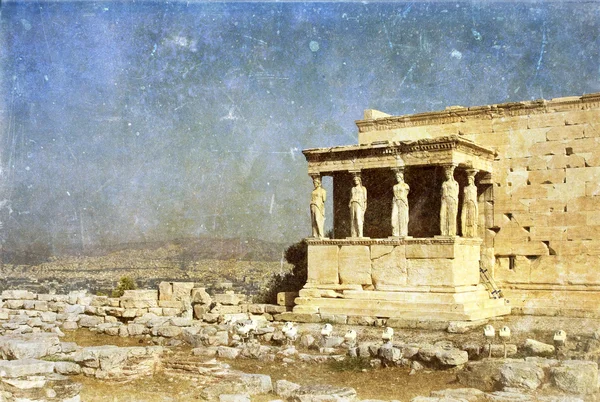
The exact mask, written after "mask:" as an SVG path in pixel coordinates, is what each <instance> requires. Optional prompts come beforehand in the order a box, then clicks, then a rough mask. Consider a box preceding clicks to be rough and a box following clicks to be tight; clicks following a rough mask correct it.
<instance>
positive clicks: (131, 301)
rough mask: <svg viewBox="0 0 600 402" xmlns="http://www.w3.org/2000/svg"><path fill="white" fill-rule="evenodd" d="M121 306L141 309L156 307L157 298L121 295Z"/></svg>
mask: <svg viewBox="0 0 600 402" xmlns="http://www.w3.org/2000/svg"><path fill="white" fill-rule="evenodd" d="M120 302H121V304H120V305H121V307H123V308H124V309H142V308H155V307H158V300H156V299H154V300H147V299H136V298H131V297H121V300H120Z"/></svg>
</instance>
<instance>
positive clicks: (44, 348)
mask: <svg viewBox="0 0 600 402" xmlns="http://www.w3.org/2000/svg"><path fill="white" fill-rule="evenodd" d="M60 351H61V347H60V340H59V338H58V336H57V335H56V334H48V333H38V334H22V335H5V336H1V337H0V357H1V358H2V359H39V358H41V357H45V356H50V355H53V354H56V353H59V352H60Z"/></svg>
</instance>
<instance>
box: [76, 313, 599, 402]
mask: <svg viewBox="0 0 600 402" xmlns="http://www.w3.org/2000/svg"><path fill="white" fill-rule="evenodd" d="M491 324H492V325H494V326H495V327H496V328H500V327H501V326H504V325H507V326H509V327H510V328H511V330H512V334H513V337H512V339H511V342H510V343H515V344H517V345H519V346H520V345H522V344H523V342H524V341H525V339H527V338H534V339H536V340H539V341H542V342H547V343H552V335H553V333H554V332H555V331H556V330H558V329H563V330H565V331H567V334H568V336H569V337H570V339H572V340H574V341H578V340H581V339H586V338H590V337H591V336H592V334H593V332H594V331H596V330H598V329H600V320H597V319H579V318H561V317H531V316H512V317H506V318H502V319H497V320H494V321H492V322H491ZM319 328H320V325H319V324H310V325H308V324H307V325H304V326H303V329H302V331H301V332H311V333H313V334H314V333H317V332H318V330H319ZM348 328H349V326H344V325H336V326H334V330H335V331H336V332H337V333H339V334H342V335H343V333H345V331H346V330H347V329H348ZM353 328H354V329H356V330H357V332H358V338H359V340H362V341H364V340H376V339H379V336H380V334H381V330H382V329H381V328H375V327H353ZM395 332H396V333H395V339H396V340H397V341H401V342H428V343H434V342H437V341H442V340H450V341H452V342H453V343H454V344H455V345H457V346H460V345H462V344H465V343H480V344H482V345H483V343H484V339H483V335H482V333H481V332H482V331H481V329H480V328H477V329H474V330H472V331H470V332H468V333H465V334H450V333H448V332H446V331H427V330H414V329H397V330H396V331H395ZM64 341H72V342H76V343H77V344H78V345H80V346H93V345H118V346H141V345H150V344H152V341H151V340H150V339H146V338H133V337H129V338H120V337H111V336H108V335H99V334H95V333H92V332H89V331H85V330H78V331H75V332H70V333H67V335H66V336H65V338H64ZM189 351H190V348H189V347H187V346H184V347H178V348H176V349H174V352H176V353H182V354H183V355H186V354H188V353H189ZM227 363H229V364H231V366H232V368H234V369H238V370H241V371H244V372H247V373H255V374H268V375H270V376H271V378H272V380H273V382H275V381H277V380H280V379H285V380H288V381H292V382H295V383H298V384H301V385H309V384H310V385H314V384H331V385H338V386H348V387H353V388H355V389H356V391H357V392H358V396H359V398H360V399H383V400H391V399H399V400H403V401H406V400H410V399H411V398H413V397H415V396H418V395H429V393H430V392H431V391H433V390H440V389H446V388H460V387H461V385H460V384H458V383H457V382H456V374H455V371H454V370H445V371H428V370H423V371H419V372H417V373H416V374H415V375H412V376H409V370H408V369H406V368H400V367H395V368H382V369H370V368H361V367H359V368H358V369H357V368H356V367H344V366H343V365H333V364H308V363H302V362H298V363H294V364H285V363H282V362H274V363H268V362H264V361H258V360H250V359H237V360H235V361H228V362H227ZM74 380H75V381H78V382H81V383H82V384H83V390H82V392H81V399H82V400H83V401H90V402H96V401H98V402H99V401H111V402H121V401H131V402H142V401H144V402H159V401H160V402H163V401H164V402H166V401H193V400H199V399H200V397H199V394H200V390H201V386H200V385H199V384H198V383H197V380H195V379H192V378H189V377H186V376H179V375H178V376H168V375H166V374H165V373H158V374H156V375H154V376H153V377H152V378H142V379H138V380H135V381H132V382H129V383H107V382H104V381H100V380H96V379H95V378H89V377H84V376H78V377H75V378H74ZM272 399H277V397H276V396H275V395H267V396H260V397H257V398H253V400H255V401H259V402H262V401H269V400H272Z"/></svg>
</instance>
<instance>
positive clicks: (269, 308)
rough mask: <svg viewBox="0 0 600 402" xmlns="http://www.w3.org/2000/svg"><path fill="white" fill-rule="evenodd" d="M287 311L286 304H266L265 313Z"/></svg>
mask: <svg viewBox="0 0 600 402" xmlns="http://www.w3.org/2000/svg"><path fill="white" fill-rule="evenodd" d="M286 311H287V307H286V306H277V305H275V304H267V305H265V313H267V314H281V313H285V312H286Z"/></svg>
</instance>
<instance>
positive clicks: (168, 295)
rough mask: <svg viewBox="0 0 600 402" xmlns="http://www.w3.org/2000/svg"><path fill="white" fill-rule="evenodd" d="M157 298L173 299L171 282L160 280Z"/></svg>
mask: <svg viewBox="0 0 600 402" xmlns="http://www.w3.org/2000/svg"><path fill="white" fill-rule="evenodd" d="M158 297H159V300H165V301H170V300H173V284H172V283H171V282H161V283H159V284H158Z"/></svg>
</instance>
